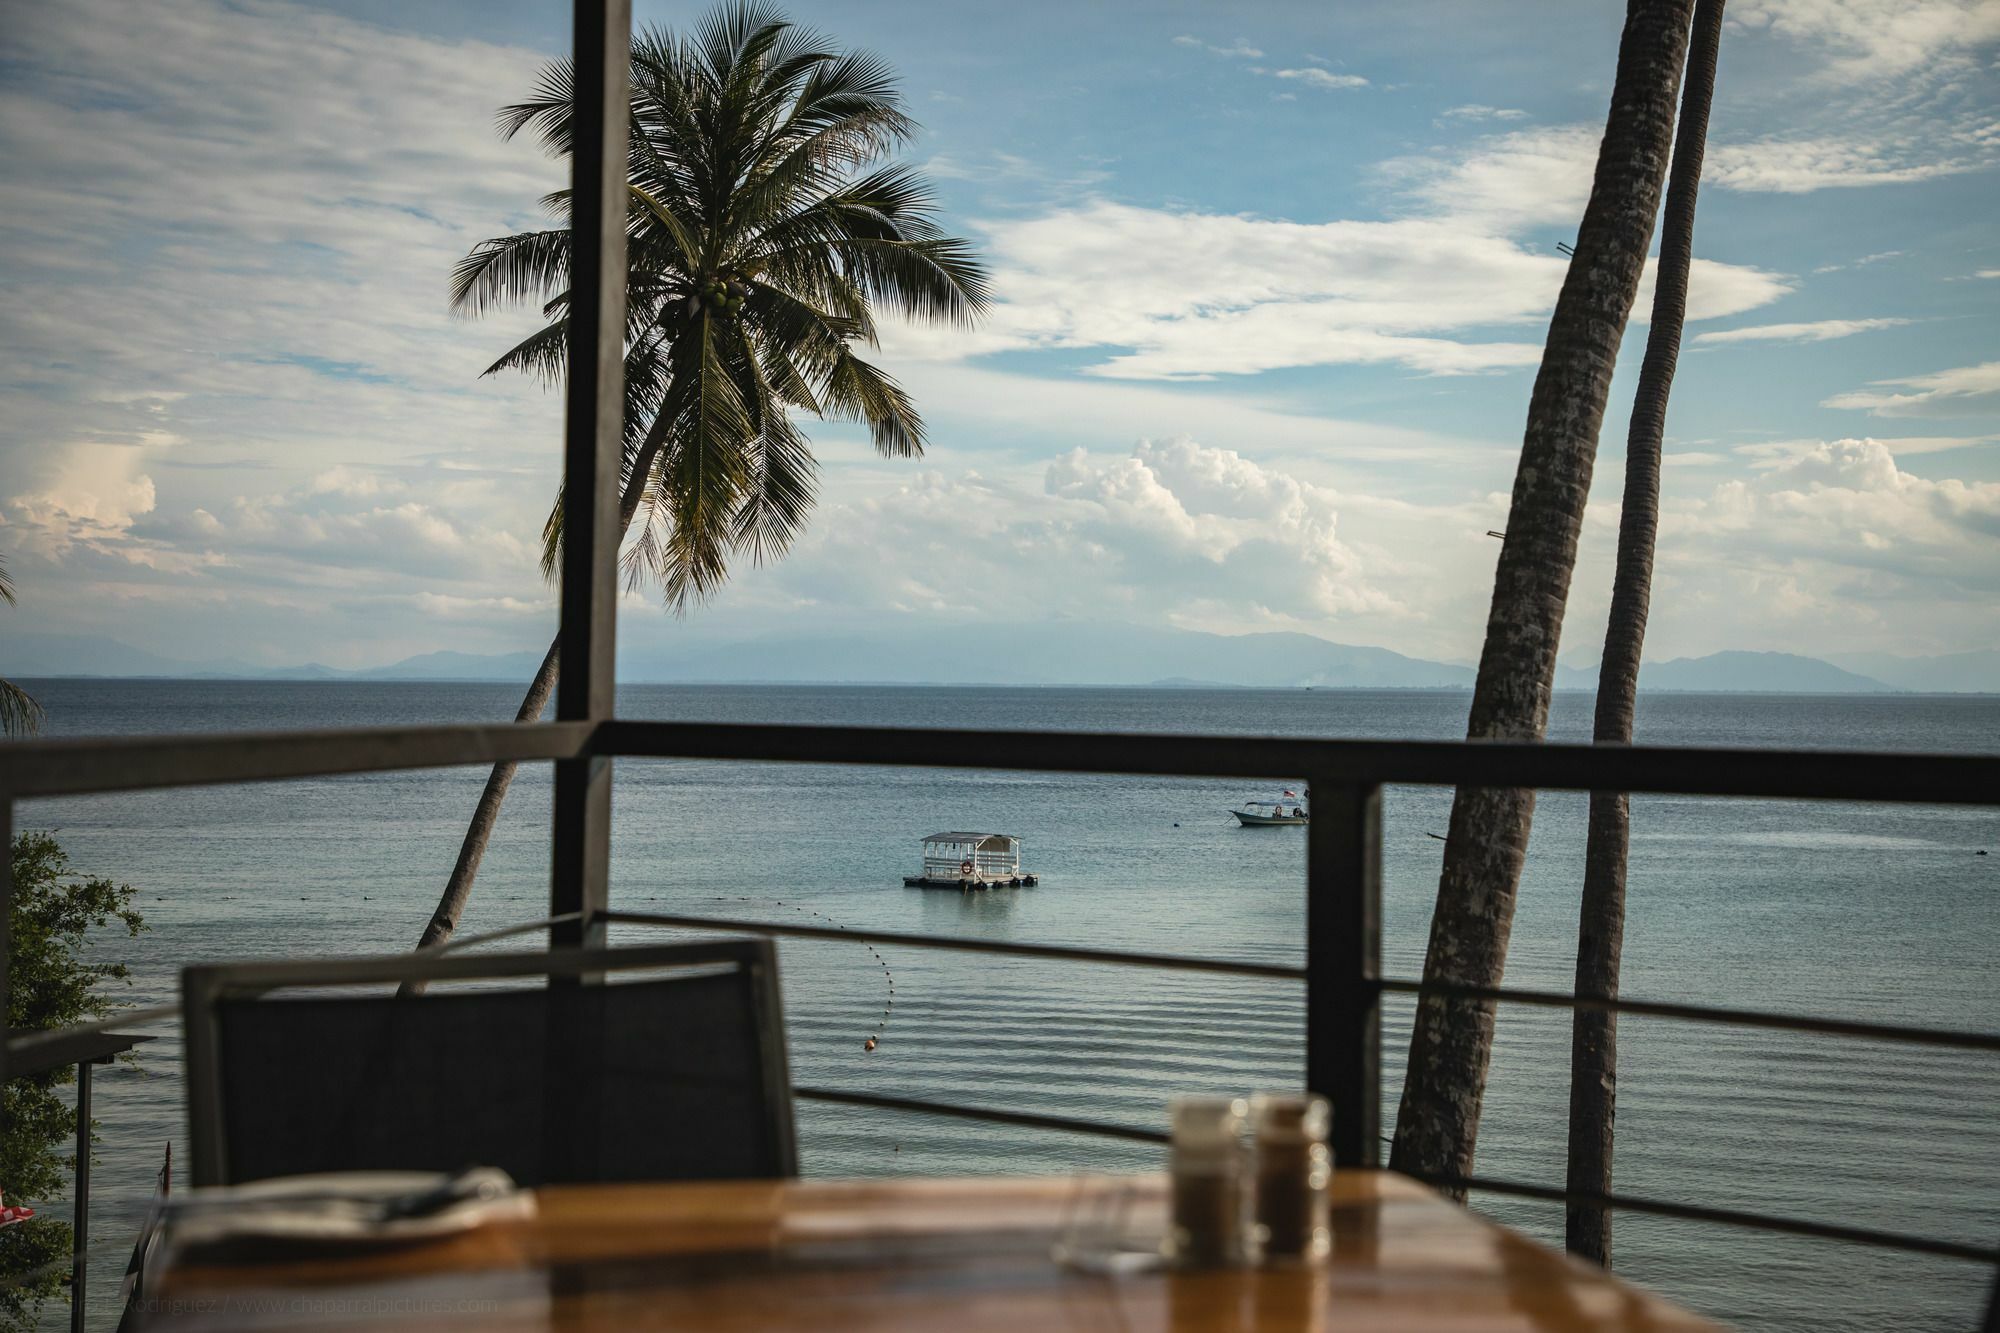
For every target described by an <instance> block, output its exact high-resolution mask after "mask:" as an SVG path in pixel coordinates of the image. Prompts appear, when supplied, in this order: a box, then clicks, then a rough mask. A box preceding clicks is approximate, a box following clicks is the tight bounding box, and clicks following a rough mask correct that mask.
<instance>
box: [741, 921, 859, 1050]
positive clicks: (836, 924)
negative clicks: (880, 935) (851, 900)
mask: <svg viewBox="0 0 2000 1333" xmlns="http://www.w3.org/2000/svg"><path fill="white" fill-rule="evenodd" d="M715 901H716V902H719V903H720V902H735V903H753V904H755V903H776V904H777V905H778V906H780V907H789V908H791V909H792V910H793V911H794V912H797V913H799V914H800V915H802V916H810V917H816V918H818V919H819V920H821V921H824V922H826V924H827V925H829V926H832V927H833V928H834V929H835V930H838V931H841V932H842V933H844V934H854V932H853V931H851V930H849V929H848V927H847V926H846V925H845V924H844V923H842V922H839V921H835V920H834V919H833V918H832V917H830V916H828V915H827V914H826V913H825V912H819V911H815V910H814V909H812V908H810V907H801V906H799V905H798V904H797V903H788V902H786V901H785V900H784V899H783V898H750V897H745V896H743V895H740V894H739V895H737V896H735V897H732V898H717V899H715ZM854 938H855V940H856V941H857V942H858V943H859V944H860V945H861V947H862V948H864V949H866V950H867V951H868V956H869V957H870V958H873V959H874V960H875V965H876V966H877V967H879V968H881V969H882V980H883V982H884V983H886V984H887V986H888V998H887V999H885V1000H884V1001H883V1003H882V1017H881V1019H880V1020H879V1021H878V1022H877V1023H876V1025H875V1030H874V1031H873V1032H871V1033H869V1034H868V1037H867V1040H865V1041H863V1042H862V1043H861V1049H862V1050H863V1051H872V1050H874V1049H875V1048H876V1047H877V1046H879V1045H880V1044H881V1042H882V1034H883V1033H884V1032H885V1031H887V1030H888V1027H889V1017H890V1014H891V1013H892V1012H893V1011H894V1009H895V1008H896V974H895V973H893V972H891V971H890V970H889V962H888V960H887V959H885V958H884V957H882V955H881V954H880V953H879V952H877V950H876V948H875V946H874V945H872V944H870V943H869V942H868V938H867V937H866V936H865V935H854Z"/></svg>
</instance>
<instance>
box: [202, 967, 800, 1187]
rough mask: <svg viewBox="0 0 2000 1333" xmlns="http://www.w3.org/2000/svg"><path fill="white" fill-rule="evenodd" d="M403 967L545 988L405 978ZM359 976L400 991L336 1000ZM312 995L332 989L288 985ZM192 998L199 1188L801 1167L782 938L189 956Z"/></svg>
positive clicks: (423, 973) (764, 1171) (684, 1176)
mask: <svg viewBox="0 0 2000 1333" xmlns="http://www.w3.org/2000/svg"><path fill="white" fill-rule="evenodd" d="M642 970H643V971H645V972H648V973H651V974H653V975H651V976H650V977H648V978H646V979H629V980H628V979H624V976H623V975H621V974H631V973H637V972H640V971H642ZM410 978H418V979H421V980H424V981H426V982H437V981H472V980H477V981H490V980H494V979H500V978H536V979H538V980H541V981H545V982H546V983H547V984H537V985H532V986H513V987H504V986H503V987H482V988H479V989H470V990H456V991H431V992H429V993H426V994H423V995H417V996H409V997H398V996H396V995H395V994H393V993H392V990H393V986H394V985H395V984H396V983H399V982H402V981H404V980H407V979H410ZM367 985H373V986H378V987H388V988H391V993H384V992H382V991H377V992H376V993H373V994H360V995H354V994H326V993H325V991H326V989H327V988H331V987H346V988H351V987H355V986H367ZM301 988H312V989H313V990H315V991H318V992H319V993H316V994H308V995H293V996H281V995H279V994H277V992H279V991H281V990H283V991H297V990H299V989H301ZM181 996H182V1009H183V1021H184V1023H185V1025H186V1033H187V1075H188V1119H189V1142H190V1146H191V1148H192V1163H191V1173H192V1177H193V1180H194V1183H195V1184H197V1185H223V1184H235V1183H238V1182H241V1181H246V1180H260V1179H264V1178H267V1177H271V1176H285V1175H297V1174H304V1173H307V1172H316V1171H351V1170H370V1169H377V1170H405V1169H407V1170H424V1171H455V1170H458V1169H460V1168H463V1167H467V1166H497V1167H500V1168H502V1169H504V1170H505V1171H507V1172H508V1173H509V1174H510V1175H512V1176H513V1177H514V1179H515V1180H516V1181H518V1182H519V1183H521V1184H522V1185H541V1184H563V1183H583V1182H592V1181H612V1180H731V1179H755V1178H777V1177H788V1176H795V1175H797V1174H798V1151H797V1147H796V1145H795V1141H794V1138H793V1131H792V1099H791V1077H790V1073H789V1071H788V1069H787V1067H786V1060H785V1037H784V1018H783V1013H782V1010H781V1007H780V1001H779V993H778V960H777V954H776V952H775V951H774V950H773V949H772V946H771V944H770V942H769V941H768V940H753V939H741V940H734V939H732V940H716V941H712V942H705V943H699V944H680V945H666V946H659V947H651V948H634V949H599V950H560V951H554V952H547V953H527V954H483V955H480V954H460V955H444V956H439V955H436V954H432V955H404V956H402V957H395V958H363V959H347V960H331V961H326V962H309V963H247V964H236V965H225V966H211V967H191V968H188V969H186V970H185V971H183V972H182V973H181Z"/></svg>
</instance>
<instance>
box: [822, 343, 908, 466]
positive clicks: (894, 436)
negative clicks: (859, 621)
mask: <svg viewBox="0 0 2000 1333" xmlns="http://www.w3.org/2000/svg"><path fill="white" fill-rule="evenodd" d="M823 401H824V402H825V403H826V407H827V412H828V414H829V415H831V414H833V413H835V412H839V413H840V414H841V415H843V416H845V417H846V418H847V419H848V420H850V421H865V422H867V423H868V434H869V436H870V437H871V438H872V439H873V440H874V442H875V449H876V452H878V453H880V454H883V455H884V456H886V457H889V458H920V457H922V456H923V452H924V419H923V417H922V416H920V415H918V413H917V407H916V404H915V403H913V402H911V401H910V395H909V394H907V393H905V392H904V391H903V387H902V386H901V385H900V384H897V383H896V381H895V380H894V379H892V378H891V377H890V376H888V375H886V374H884V373H883V372H882V371H881V370H878V369H877V368H876V367H874V366H872V365H870V364H868V363H867V362H866V361H863V360H862V359H861V358H860V357H858V356H855V355H854V354H853V353H852V352H849V351H847V350H846V349H845V348H843V349H842V350H841V355H840V359H839V360H838V361H837V362H836V363H835V365H834V367H833V371H832V373H831V374H829V375H828V376H827V384H826V392H825V394H824V396H823Z"/></svg>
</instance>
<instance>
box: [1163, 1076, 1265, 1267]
mask: <svg viewBox="0 0 2000 1333" xmlns="http://www.w3.org/2000/svg"><path fill="white" fill-rule="evenodd" d="M1248 1109H1249V1108H1248V1104H1247V1103H1245V1102H1244V1100H1243V1099H1242V1098H1240V1097H1236V1098H1230V1097H1176V1098H1174V1100H1173V1102H1172V1103H1171V1105H1170V1107H1169V1111H1170V1114H1171V1116H1172V1120H1173V1146H1172V1148H1171V1150H1170V1152H1169V1158H1170V1162H1171V1170H1172V1176H1173V1215H1172V1218H1171V1221H1170V1224H1169V1227H1168V1231H1167V1244H1166V1251H1167V1257H1168V1258H1170V1259H1172V1260H1173V1261H1174V1262H1175V1263H1177V1264H1180V1265H1183V1266H1185V1267H1189V1268H1219V1267H1225V1266H1228V1265H1231V1264H1237V1263H1241V1262H1242V1261H1243V1257H1244V1244H1243V1194H1244V1189H1243V1185H1244V1180H1243V1175H1244V1170H1243V1166H1244V1163H1243V1145H1242V1136H1243V1122H1244V1116H1245V1114H1246V1112H1247V1111H1248Z"/></svg>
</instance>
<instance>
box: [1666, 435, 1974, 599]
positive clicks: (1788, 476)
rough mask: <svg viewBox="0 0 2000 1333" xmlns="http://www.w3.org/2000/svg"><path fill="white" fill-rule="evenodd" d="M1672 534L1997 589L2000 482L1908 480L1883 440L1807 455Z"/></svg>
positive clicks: (1703, 510) (1698, 511)
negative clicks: (1725, 537)
mask: <svg viewBox="0 0 2000 1333" xmlns="http://www.w3.org/2000/svg"><path fill="white" fill-rule="evenodd" d="M1673 526H1674V527H1675V529H1676V531H1677V533H1678V535H1680V536H1683V537H1686V536H1694V535H1698V536H1708V537H1713V536H1719V535H1724V534H1728V535H1731V536H1733V537H1735V538H1736V539H1738V542H1739V543H1740V545H1739V547H1738V549H1741V548H1742V547H1745V546H1747V547H1750V548H1753V549H1757V550H1761V551H1764V552H1767V553H1773V554H1782V555H1785V556H1787V557H1789V558H1795V559H1801V560H1810V561H1814V562H1821V563H1828V564H1846V565H1857V566H1861V567H1864V568H1869V569H1874V570H1878V571H1882V572H1885V573H1892V574H1896V575H1899V576H1902V577H1906V578H1909V579H1913V580H1914V579H1922V578H1940V579H1944V580H1946V581H1948V582H1952V583H1966V582H1969V583H1972V584H1976V585H1979V586H1984V587H1994V588H2000V563H1996V562H1995V561H1994V560H1993V559H1992V549H1993V548H1992V542H1993V539H1994V538H1995V537H1996V536H2000V482H1981V481H1960V480H1957V479H1955V478H1947V479H1944V480H1932V479H1930V478H1926V477H1920V476H1917V475H1915V474H1914V473H1910V472H1905V471H1903V470H1902V469H1901V468H1900V467H1899V466H1897V463H1896V457H1895V455H1894V454H1893V453H1892V452H1891V451H1890V450H1889V448H1888V447H1887V446H1886V445H1884V444H1883V443H1882V442H1881V441H1879V440H1865V439H1862V440H1835V441H1831V442H1828V443H1823V444H1819V445H1816V446H1813V447H1810V448H1806V449H1802V450H1800V451H1798V452H1797V453H1795V454H1794V455H1793V456H1792V457H1790V458H1787V459H1785V460H1783V461H1782V462H1781V463H1779V464H1778V465H1777V466H1774V467H1771V468H1768V469H1766V470H1765V471H1763V472H1762V473H1760V474H1759V475H1757V476H1756V477H1754V478H1752V479H1751V480H1748V481H1732V482H1727V483H1724V484H1723V485H1721V486H1718V487H1717V488H1716V489H1715V491H1714V492H1713V493H1712V494H1711V495H1710V496H1708V497H1707V498H1706V499H1705V500H1703V501H1701V502H1700V503H1699V504H1697V505H1696V506H1694V507H1692V508H1691V509H1689V510H1688V511H1686V512H1685V513H1683V514H1681V515H1680V516H1679V517H1677V518H1676V519H1675V520H1674V524H1673Z"/></svg>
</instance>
